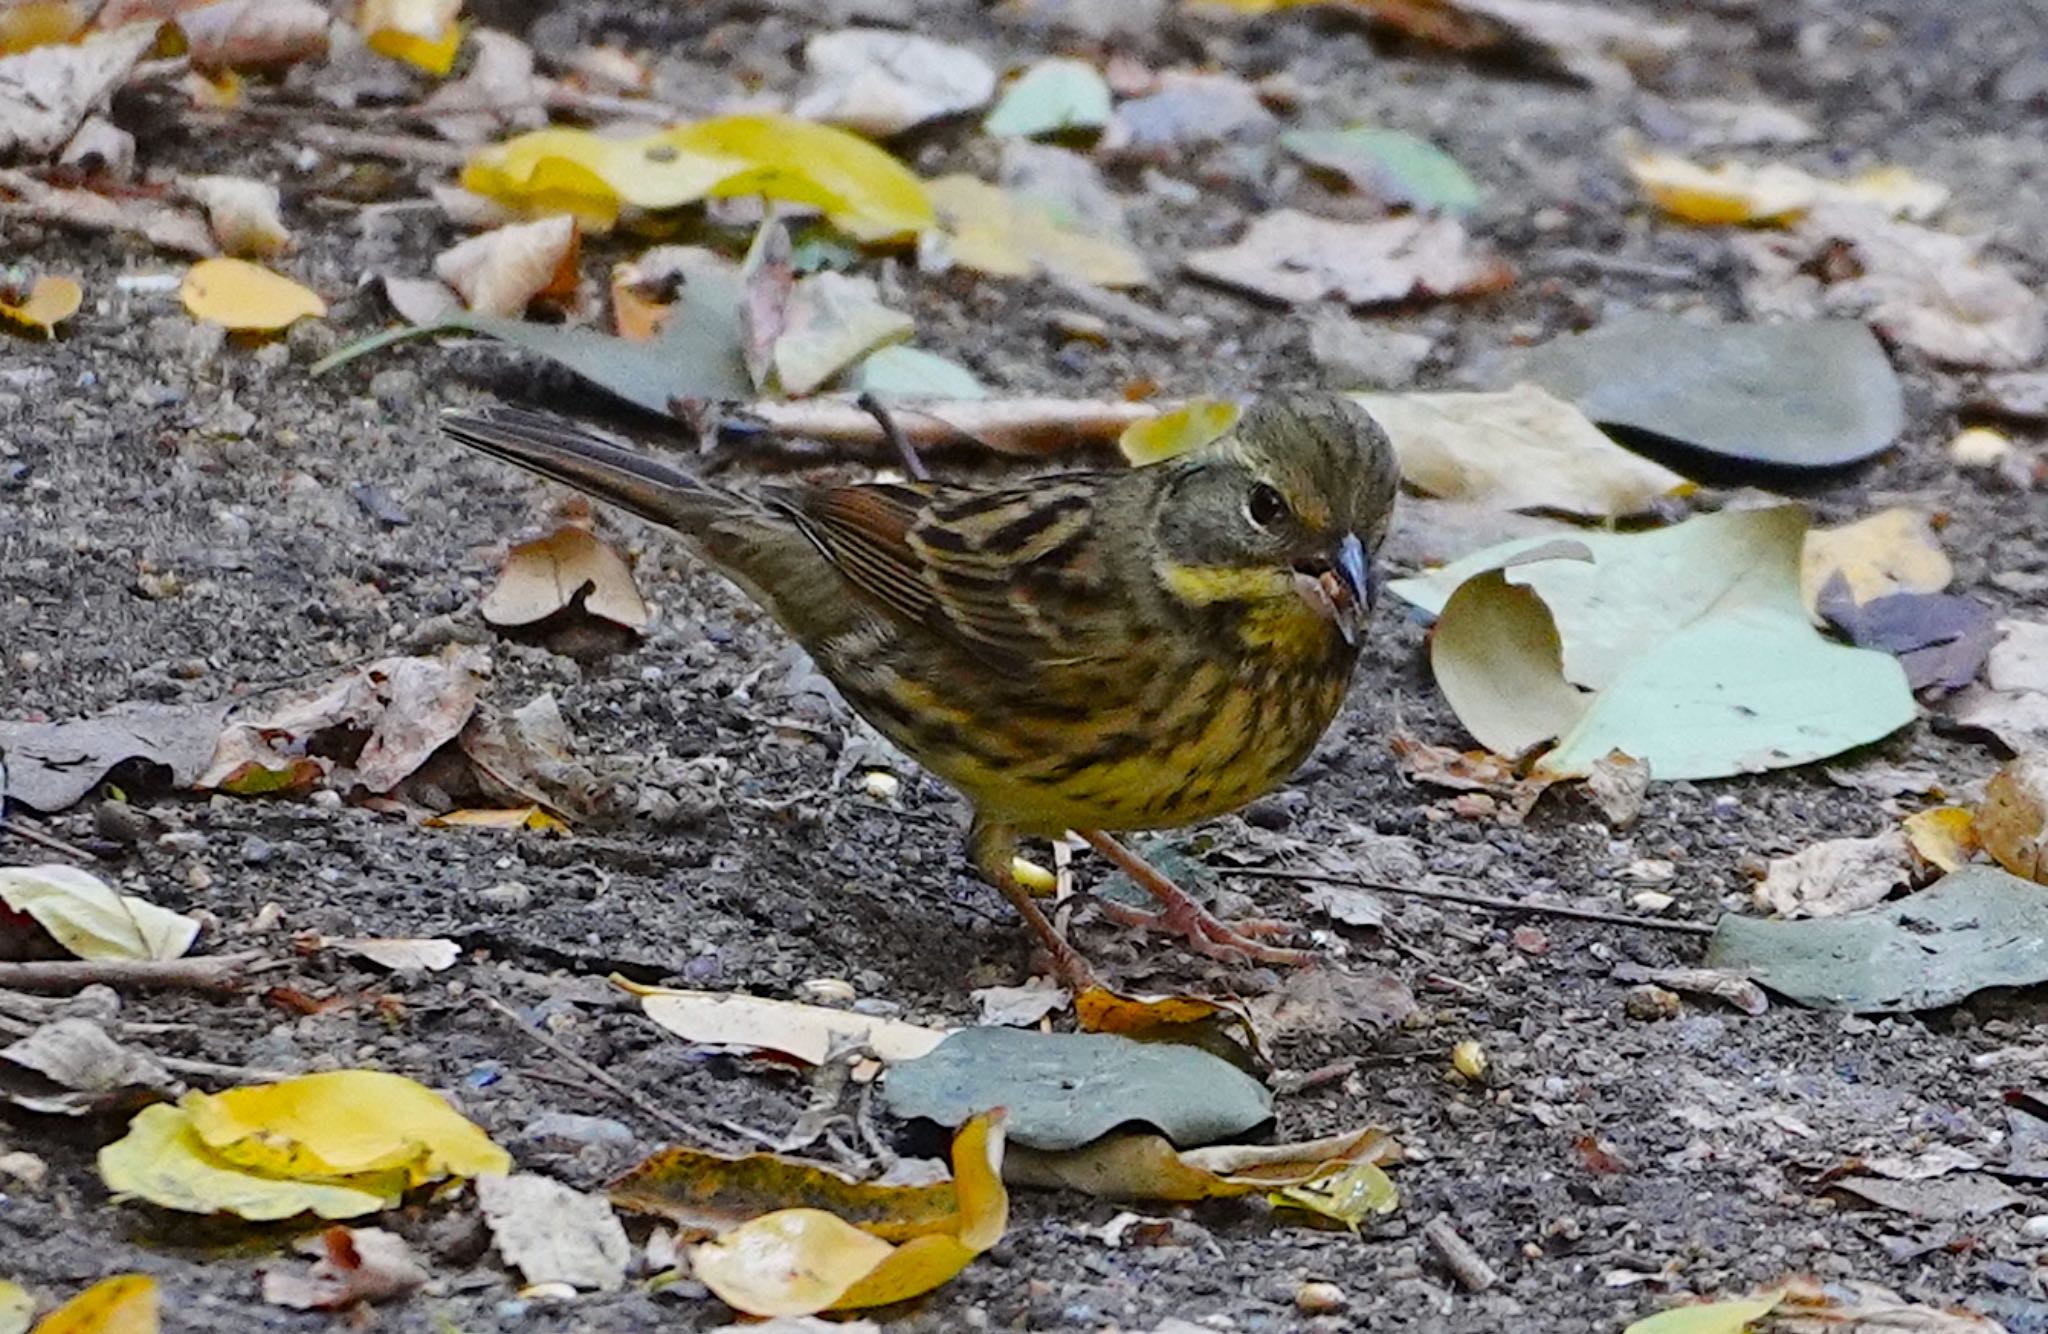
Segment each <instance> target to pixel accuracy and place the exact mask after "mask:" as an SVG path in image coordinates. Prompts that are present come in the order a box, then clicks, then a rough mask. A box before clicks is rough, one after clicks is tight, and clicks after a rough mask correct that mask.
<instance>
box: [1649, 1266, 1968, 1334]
mask: <svg viewBox="0 0 2048 1334" xmlns="http://www.w3.org/2000/svg"><path fill="white" fill-rule="evenodd" d="M1866 1330H1867V1331H1871V1334H1876V1331H1879V1330H1885V1331H1898V1332H1899V1334H2007V1331H2006V1327H2005V1326H2003V1325H2001V1324H1999V1323H1998V1322H1997V1321H1995V1320H1992V1319H1991V1318H1989V1317H1988V1316H1981V1315H1978V1314H1976V1313H1975V1312H1973V1311H1967V1310H1964V1309H1962V1308H1961V1307H1948V1308H1945V1309H1940V1310H1937V1309H1936V1308H1934V1307H1932V1306H1924V1305H1922V1304H1920V1303H1919V1302H1914V1301H1909V1300H1907V1299H1906V1298H1904V1297H1901V1296H1900V1295H1899V1294H1898V1293H1896V1292H1893V1291H1892V1290H1891V1289H1890V1288H1884V1287H1880V1286H1878V1285H1877V1284H1875V1283H1866V1282H1864V1281H1862V1280H1861V1279H1834V1280H1831V1281H1829V1282H1826V1283H1822V1282H1820V1281H1818V1280H1816V1279H1809V1278H1795V1279H1792V1280H1791V1281H1790V1282H1788V1283H1787V1284H1786V1285H1785V1292H1784V1296H1783V1298H1782V1300H1781V1302H1780V1304H1779V1306H1778V1309H1777V1310H1776V1311H1775V1312H1774V1313H1773V1315H1772V1318H1771V1328H1770V1334H1842V1331H1850V1332H1851V1334H1858V1332H1860V1331H1866ZM1667 1334H1668V1331H1667Z"/></svg>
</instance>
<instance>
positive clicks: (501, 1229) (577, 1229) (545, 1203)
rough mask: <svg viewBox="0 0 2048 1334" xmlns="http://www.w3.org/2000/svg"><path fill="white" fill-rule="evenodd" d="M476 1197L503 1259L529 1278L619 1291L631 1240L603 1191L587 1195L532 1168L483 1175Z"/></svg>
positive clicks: (605, 1290) (600, 1289) (631, 1245)
mask: <svg viewBox="0 0 2048 1334" xmlns="http://www.w3.org/2000/svg"><path fill="white" fill-rule="evenodd" d="M476 1198H477V1203H478V1204H479V1205H481V1206H483V1211H484V1223H485V1225H486V1226H487V1227H489V1228H490V1230H491V1240H492V1241H493V1242H495V1243H496V1244H497V1247H498V1254H500V1255H502V1256H504V1257H505V1262H506V1263H507V1264H509V1265H511V1266H512V1267H513V1268H515V1269H517V1270H518V1271H519V1272H520V1273H521V1274H523V1275H525V1276H526V1281H527V1282H528V1283H566V1284H568V1285H569V1286H571V1287H574V1288H583V1289H590V1290H595V1291H598V1292H616V1291H618V1290H619V1289H620V1288H621V1287H623V1286H624V1285H625V1282H626V1265H627V1263H628V1262H629V1261H630V1260H631V1259H632V1256H633V1243H632V1242H630V1241H628V1240H627V1239H626V1229H625V1228H623V1227H621V1226H620V1225H619V1218H618V1215H617V1214H615V1213H613V1212H612V1207H611V1205H610V1204H609V1203H608V1202H606V1200H605V1198H604V1197H603V1196H601V1195H586V1194H584V1193H583V1192H582V1191H580V1190H572V1189H571V1188H570V1187H568V1186H565V1185H563V1184H562V1183H561V1182H559V1181H554V1180H551V1179H549V1178H547V1177H544V1176H536V1175H535V1174H533V1173H531V1172H520V1173H517V1174H515V1175H512V1176H494V1175H492V1176H481V1177H478V1178H477V1182H476Z"/></svg>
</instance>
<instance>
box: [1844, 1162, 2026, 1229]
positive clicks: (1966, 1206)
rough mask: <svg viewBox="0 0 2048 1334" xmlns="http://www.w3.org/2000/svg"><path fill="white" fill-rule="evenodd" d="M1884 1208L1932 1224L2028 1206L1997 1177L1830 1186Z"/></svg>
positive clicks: (1851, 1181)
mask: <svg viewBox="0 0 2048 1334" xmlns="http://www.w3.org/2000/svg"><path fill="white" fill-rule="evenodd" d="M1828 1189H1830V1190H1838V1191H1842V1192H1845V1193H1847V1194H1850V1195H1854V1196H1856V1197H1857V1198H1858V1199H1862V1200H1868V1201H1869V1202H1870V1203H1872V1204H1874V1205H1876V1206H1878V1207H1879V1208H1881V1209H1889V1210H1891V1211H1892V1212H1894V1213H1901V1214H1908V1215H1910V1216H1912V1217H1914V1218H1919V1219H1925V1220H1928V1221H1932V1222H1960V1221H1963V1220H1966V1219H1971V1218H1982V1217H1985V1216H1986V1215H1988V1214H1995V1213H1997V1212H1999V1211H2000V1210H2001V1209H2010V1208H2012V1207H2013V1206H2014V1205H2017V1204H2026V1203H2028V1197H2027V1196H2025V1195H2022V1194H2020V1193H2019V1192H2018V1191H2016V1190H2014V1189H2013V1188H2012V1187H2010V1186H2008V1185H2006V1184H2005V1183H2004V1182H2003V1181H2000V1180H1999V1179H1998V1178H1997V1177H1992V1176H1980V1175H1974V1174H1973V1175H1967V1176H1954V1177H1943V1178H1939V1179H1933V1180H1925V1181H1887V1180H1885V1179H1883V1178H1881V1177H1841V1178H1838V1179H1836V1180H1834V1181H1831V1182H1829V1183H1828Z"/></svg>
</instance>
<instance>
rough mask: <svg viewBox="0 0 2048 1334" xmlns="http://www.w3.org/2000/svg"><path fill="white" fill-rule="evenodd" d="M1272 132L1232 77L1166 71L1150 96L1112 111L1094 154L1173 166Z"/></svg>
mask: <svg viewBox="0 0 2048 1334" xmlns="http://www.w3.org/2000/svg"><path fill="white" fill-rule="evenodd" d="M1278 127H1279V122H1278V121H1277V120H1276V119H1275V118H1274V116H1273V113H1272V112H1270V111H1268V110H1266V108H1265V106H1264V105H1263V104H1262V103H1261V102H1260V101H1259V95H1258V93H1257V92H1256V91H1254V90H1253V88H1252V86H1251V85H1250V84H1249V83H1247V82H1246V81H1245V80H1243V79H1240V78H1238V77H1237V76H1236V75H1234V74H1228V73H1206V74H1193V73H1188V72H1186V71H1181V70H1169V71H1167V72H1166V73H1165V74H1163V75H1161V76H1160V78H1159V85H1158V87H1157V88H1156V89H1155V90H1153V91H1151V92H1148V93H1145V94H1144V95H1142V96H1139V97H1133V98H1130V99H1129V100H1128V101H1126V102H1125V103H1124V104H1123V105H1122V106H1120V107H1118V108H1117V109H1116V111H1115V112H1114V114H1112V115H1111V117H1110V122H1109V126H1108V128H1107V130H1106V132H1105V133H1104V134H1103V136H1102V142H1101V144H1100V146H1099V148H1098V151H1099V152H1100V153H1102V154H1103V155H1105V156H1108V157H1112V158H1120V159H1124V160H1126V161H1131V160H1136V161H1140V162H1151V163H1156V164H1162V165H1163V164H1165V163H1169V162H1172V163H1177V164H1178V163H1184V162H1186V161H1187V160H1188V159H1190V158H1193V157H1196V156H1197V155H1198V154H1199V152H1200V150H1202V149H1203V148H1205V147H1207V146H1209V145H1213V144H1225V145H1229V144H1240V145H1250V144H1258V143H1262V142H1264V141H1266V140H1269V139H1271V138H1272V136H1273V134H1274V131H1275V130H1276V129H1278Z"/></svg>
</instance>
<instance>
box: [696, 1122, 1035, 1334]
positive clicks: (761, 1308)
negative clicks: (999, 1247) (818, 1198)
mask: <svg viewBox="0 0 2048 1334" xmlns="http://www.w3.org/2000/svg"><path fill="white" fill-rule="evenodd" d="M1002 1163H1003V1114H1002V1113H1001V1112H999V1111H998V1112H991V1113H988V1114H986V1115H983V1116H978V1117H976V1118H974V1119H973V1120H971V1121H969V1122H968V1123H967V1124H966V1125H964V1126H962V1127H961V1128H960V1133H959V1134H958V1135H956V1136H954V1138H953V1186H954V1190H955V1192H956V1194H957V1197H958V1200H959V1205H960V1210H959V1213H958V1214H957V1215H955V1217H954V1220H953V1222H952V1224H951V1226H950V1227H948V1228H947V1229H946V1230H944V1231H938V1232H930V1233H926V1234H924V1235H921V1236H916V1237H912V1238H910V1239H909V1240H907V1241H905V1242H903V1243H902V1244H901V1245H895V1246H892V1245H891V1244H890V1243H889V1242H886V1241H883V1240H882V1239H881V1238H879V1237H876V1236H874V1235H873V1234H872V1233H870V1232H866V1231H863V1230H861V1229H860V1228H858V1227H856V1226H854V1225H853V1224H851V1223H848V1222H846V1221H844V1220H842V1219H840V1218H838V1217H835V1216H834V1215H832V1214H829V1213H826V1212H824V1211H822V1210H818V1209H805V1208H797V1209H782V1210H778V1211H776V1212H775V1213H771V1214H764V1215H762V1216H761V1217H759V1218H755V1219H753V1220H751V1221H749V1222H747V1223H743V1224H741V1225H740V1226H739V1227H737V1228H735V1229H733V1230H732V1231H731V1232H728V1233H726V1234H725V1235H723V1236H721V1237H719V1238H718V1239H717V1240H715V1241H709V1242H706V1243H704V1244H703V1245H701V1246H698V1247H697V1248H695V1249H694V1250H693V1251H691V1253H690V1261H691V1268H692V1270H693V1272H694V1273H695V1274H696V1276H697V1277H698V1278H699V1279H701V1280H702V1281H703V1282H704V1284H705V1286H707V1287H709V1288H710V1289H711V1290H712V1292H714V1293H716V1294H717V1295H718V1297H719V1298H720V1299H721V1300H723V1301H725V1302H726V1303H727V1304H728V1305H730V1306H733V1307H735V1308H736V1309H738V1310H741V1311H745V1312H747V1313H748V1314H750V1315H760V1316H783V1315H810V1314H813V1313H815V1312H818V1311H827V1310H853V1309H859V1308H862V1307H869V1306H885V1305H888V1304H889V1303H891V1302H898V1301H903V1300H905V1299H906V1298H910V1297H914V1296H917V1295H919V1294H920V1293H924V1292H929V1291H930V1290H932V1289H933V1288H936V1287H938V1286H939V1285H940V1284H942V1283H945V1282H947V1281H948V1280H950V1279H951V1278H952V1277H953V1276H954V1275H955V1274H958V1273H959V1272H960V1271H961V1270H962V1269H965V1268H966V1267H967V1265H968V1264H969V1263H970V1262H972V1261H973V1259H974V1257H975V1256H977V1255H979V1254H981V1253H982V1252H983V1251H985V1250H987V1249H988V1248H989V1247H991V1246H993V1245H995V1244H996V1242H997V1241H999V1240H1001V1238H1002V1235H1003V1229H1004V1228H1005V1227H1006V1226H1007V1225H1008V1220H1009V1196H1008V1194H1007V1193H1006V1192H1005V1191H1004V1190H1003V1182H1002Z"/></svg>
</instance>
